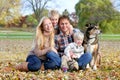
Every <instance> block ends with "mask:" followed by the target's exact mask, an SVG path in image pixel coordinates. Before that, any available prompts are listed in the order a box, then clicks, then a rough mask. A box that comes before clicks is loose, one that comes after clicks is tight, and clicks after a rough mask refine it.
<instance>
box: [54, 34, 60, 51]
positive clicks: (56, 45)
mask: <svg viewBox="0 0 120 80" xmlns="http://www.w3.org/2000/svg"><path fill="white" fill-rule="evenodd" d="M54 41H55V49H56V50H57V51H58V49H59V44H58V39H57V35H56V36H55V38H54Z"/></svg>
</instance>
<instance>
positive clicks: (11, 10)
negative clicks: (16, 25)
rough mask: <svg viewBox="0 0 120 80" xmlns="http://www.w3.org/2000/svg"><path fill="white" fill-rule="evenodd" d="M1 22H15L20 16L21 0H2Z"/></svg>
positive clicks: (0, 5)
mask: <svg viewBox="0 0 120 80" xmlns="http://www.w3.org/2000/svg"><path fill="white" fill-rule="evenodd" d="M0 11H1V12H0V24H7V23H10V22H14V20H16V19H17V18H19V16H20V12H19V11H20V0H1V2H0Z"/></svg>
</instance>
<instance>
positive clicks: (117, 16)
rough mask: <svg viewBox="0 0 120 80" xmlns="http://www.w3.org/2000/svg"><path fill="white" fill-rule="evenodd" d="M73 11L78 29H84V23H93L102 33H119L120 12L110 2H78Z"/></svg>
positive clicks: (99, 0) (95, 0)
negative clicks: (98, 26) (76, 18)
mask: <svg viewBox="0 0 120 80" xmlns="http://www.w3.org/2000/svg"><path fill="white" fill-rule="evenodd" d="M75 9H76V14H77V16H78V18H79V22H78V26H79V28H82V29H84V26H85V24H86V23H95V24H99V25H100V28H101V29H102V31H103V32H104V33H120V28H119V27H120V12H118V11H117V10H115V8H114V6H113V4H112V3H111V1H110V0H80V1H79V2H78V3H77V4H76V7H75Z"/></svg>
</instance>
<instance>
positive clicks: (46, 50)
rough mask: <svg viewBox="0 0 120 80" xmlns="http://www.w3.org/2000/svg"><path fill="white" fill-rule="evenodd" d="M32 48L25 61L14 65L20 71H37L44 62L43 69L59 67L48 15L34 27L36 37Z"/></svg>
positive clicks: (59, 61)
mask: <svg viewBox="0 0 120 80" xmlns="http://www.w3.org/2000/svg"><path fill="white" fill-rule="evenodd" d="M33 46H34V47H33V49H32V50H31V51H30V53H29V55H28V57H27V59H26V62H24V63H22V64H20V65H18V66H16V69H18V70H20V71H38V70H39V69H40V67H41V65H42V63H44V68H45V69H56V68H59V67H60V64H61V60H60V57H59V55H58V53H57V50H56V49H55V48H54V28H53V26H52V23H51V20H50V19H49V18H48V17H43V18H42V19H41V21H40V23H39V25H38V26H37V28H36V38H35V40H34V45H33Z"/></svg>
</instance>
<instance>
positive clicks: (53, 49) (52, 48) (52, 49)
mask: <svg viewBox="0 0 120 80" xmlns="http://www.w3.org/2000/svg"><path fill="white" fill-rule="evenodd" d="M50 50H51V51H54V52H55V53H58V52H57V50H56V49H55V48H54V47H50Z"/></svg>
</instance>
